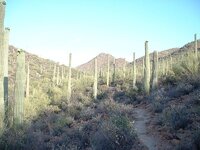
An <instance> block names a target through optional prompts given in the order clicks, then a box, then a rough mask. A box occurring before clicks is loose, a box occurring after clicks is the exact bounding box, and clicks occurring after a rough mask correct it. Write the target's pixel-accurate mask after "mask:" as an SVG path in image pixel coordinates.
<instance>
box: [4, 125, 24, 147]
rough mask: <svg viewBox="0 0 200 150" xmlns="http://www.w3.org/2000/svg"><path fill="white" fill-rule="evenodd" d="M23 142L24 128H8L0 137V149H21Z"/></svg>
mask: <svg viewBox="0 0 200 150" xmlns="http://www.w3.org/2000/svg"><path fill="white" fill-rule="evenodd" d="M24 143H25V132H24V128H10V129H9V130H6V131H5V132H4V133H3V135H1V137H0V149H9V150H15V149H16V150H17V149H22V148H23V146H24Z"/></svg>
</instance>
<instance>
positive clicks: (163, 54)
mask: <svg viewBox="0 0 200 150" xmlns="http://www.w3.org/2000/svg"><path fill="white" fill-rule="evenodd" d="M197 43H198V44H197V47H198V50H199V49H200V40H198V41H197ZM190 50H194V42H189V43H187V44H185V45H184V46H183V47H181V48H171V49H167V50H163V51H159V53H158V57H159V59H165V58H167V57H169V56H170V55H171V56H172V57H176V55H180V54H182V53H183V52H187V51H190ZM108 56H109V58H110V65H112V64H113V60H114V57H113V56H112V55H110V54H106V53H100V54H99V55H97V56H96V58H97V62H98V68H103V69H106V68H107V59H108ZM143 58H144V56H143V57H140V58H137V59H136V63H137V64H138V65H141V64H142V61H143ZM94 59H95V58H93V59H92V60H90V61H88V62H87V63H84V64H82V65H80V66H78V67H76V69H78V70H79V71H86V72H91V71H92V72H93V70H94ZM115 60H116V68H120V69H122V67H123V65H124V63H125V62H126V64H127V66H128V67H131V62H128V61H125V59H124V58H118V59H116V58H115ZM150 60H153V53H150Z"/></svg>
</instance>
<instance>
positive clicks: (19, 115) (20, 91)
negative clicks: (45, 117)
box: [14, 50, 26, 125]
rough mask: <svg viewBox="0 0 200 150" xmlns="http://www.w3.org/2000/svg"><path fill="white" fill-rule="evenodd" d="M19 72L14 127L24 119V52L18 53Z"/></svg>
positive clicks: (16, 79) (16, 83) (17, 73)
mask: <svg viewBox="0 0 200 150" xmlns="http://www.w3.org/2000/svg"><path fill="white" fill-rule="evenodd" d="M17 53H18V54H17V70H16V78H15V95H14V96H15V104H14V125H19V124H22V123H23V119H24V93H25V80H26V72H25V53H24V51H22V50H18V52H17Z"/></svg>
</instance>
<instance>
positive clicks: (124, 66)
mask: <svg viewBox="0 0 200 150" xmlns="http://www.w3.org/2000/svg"><path fill="white" fill-rule="evenodd" d="M123 77H124V79H125V78H126V59H124V65H123Z"/></svg>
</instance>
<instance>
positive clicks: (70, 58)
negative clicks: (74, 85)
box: [67, 53, 72, 103]
mask: <svg viewBox="0 0 200 150" xmlns="http://www.w3.org/2000/svg"><path fill="white" fill-rule="evenodd" d="M71 61H72V54H71V53H70V54H69V73H68V88H67V101H68V103H69V102H70V98H71V91H72V89H71V76H72V71H71V70H72V69H71Z"/></svg>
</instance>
